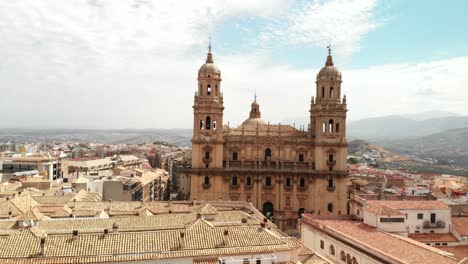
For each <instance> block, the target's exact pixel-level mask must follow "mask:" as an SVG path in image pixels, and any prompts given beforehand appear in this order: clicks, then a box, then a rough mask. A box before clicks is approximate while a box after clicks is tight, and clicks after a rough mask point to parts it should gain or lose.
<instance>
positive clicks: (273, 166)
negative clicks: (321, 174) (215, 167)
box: [223, 160, 315, 172]
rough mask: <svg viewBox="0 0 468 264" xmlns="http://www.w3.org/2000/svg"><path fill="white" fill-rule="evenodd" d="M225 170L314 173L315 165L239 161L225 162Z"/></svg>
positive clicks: (291, 162)
mask: <svg viewBox="0 0 468 264" xmlns="http://www.w3.org/2000/svg"><path fill="white" fill-rule="evenodd" d="M223 165H224V168H225V169H227V170H232V171H252V170H257V171H297V172H312V171H314V169H315V168H314V167H315V166H314V164H313V163H306V162H294V161H275V160H271V161H256V160H245V161H239V160H235V161H232V160H230V161H229V162H227V161H224V162H223Z"/></svg>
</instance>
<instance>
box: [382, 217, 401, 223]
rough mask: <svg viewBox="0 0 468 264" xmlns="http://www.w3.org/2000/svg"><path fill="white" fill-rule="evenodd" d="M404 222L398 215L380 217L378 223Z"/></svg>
mask: <svg viewBox="0 0 468 264" xmlns="http://www.w3.org/2000/svg"><path fill="white" fill-rule="evenodd" d="M403 222H405V219H404V218H400V217H382V218H380V223H403Z"/></svg>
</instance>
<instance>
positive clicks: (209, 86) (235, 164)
mask: <svg viewBox="0 0 468 264" xmlns="http://www.w3.org/2000/svg"><path fill="white" fill-rule="evenodd" d="M221 80H222V79H221V71H220V70H219V68H218V67H217V66H216V64H215V63H214V60H213V54H212V52H211V46H210V47H209V50H208V54H207V58H206V63H205V64H203V65H202V66H201V67H200V69H199V71H198V90H197V92H196V93H195V102H194V105H193V117H194V119H193V122H194V123H193V137H192V166H191V172H190V198H191V199H196V200H232V201H248V202H251V203H252V204H253V205H254V206H255V207H256V208H258V209H259V210H260V211H262V212H263V214H264V215H266V216H267V217H269V218H270V219H272V220H273V221H274V222H275V223H276V224H278V225H279V226H280V228H282V229H287V228H294V227H295V226H296V224H297V219H298V218H300V217H301V214H302V213H303V212H307V213H314V214H346V213H347V184H346V177H347V175H348V170H347V164H346V162H347V153H348V143H347V140H346V112H347V108H346V96H343V97H341V82H342V79H341V72H340V71H339V70H338V69H337V68H336V67H335V66H334V65H333V58H332V55H331V50H330V48H329V49H328V56H327V60H326V62H325V66H324V67H323V68H322V69H321V70H320V71H319V73H318V74H317V78H316V82H315V83H316V89H315V90H316V92H315V94H316V96H315V98H314V97H313V96H312V100H311V102H310V110H309V115H310V125H309V127H308V129H307V130H306V129H297V128H295V127H293V126H290V125H283V124H270V123H269V122H267V121H265V120H263V119H262V115H261V111H260V104H259V102H257V98H255V100H254V101H253V102H252V105H251V109H250V114H249V116H248V118H247V119H246V120H245V121H244V122H243V123H242V124H241V125H240V126H238V127H230V126H229V125H223V112H224V105H223V93H222V90H221ZM311 93H312V89H311ZM304 108H305V106H304ZM246 112H247V111H246Z"/></svg>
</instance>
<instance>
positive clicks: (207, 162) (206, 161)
mask: <svg viewBox="0 0 468 264" xmlns="http://www.w3.org/2000/svg"><path fill="white" fill-rule="evenodd" d="M212 160H213V159H212V158H211V157H209V158H203V162H205V164H209V163H210V162H211V161H212Z"/></svg>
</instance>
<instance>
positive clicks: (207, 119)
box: [205, 116, 211, 130]
mask: <svg viewBox="0 0 468 264" xmlns="http://www.w3.org/2000/svg"><path fill="white" fill-rule="evenodd" d="M205 124H206V129H207V130H210V129H211V117H209V116H207V117H206V122H205Z"/></svg>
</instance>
